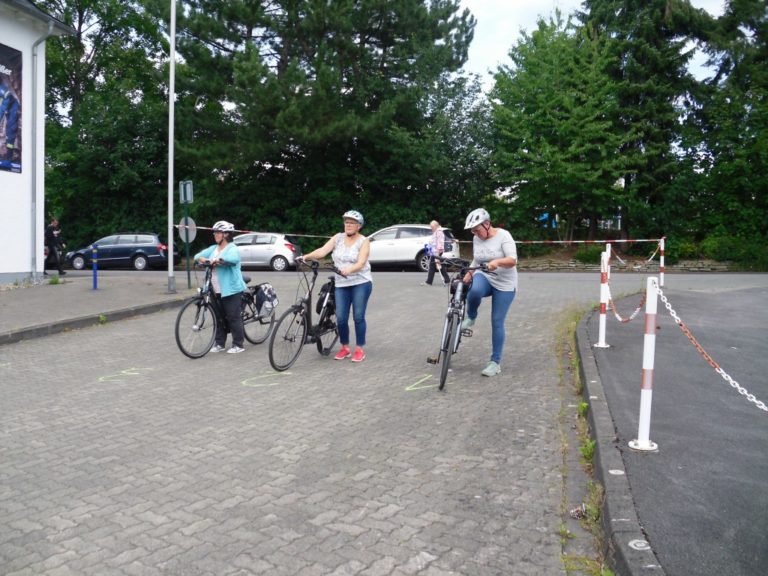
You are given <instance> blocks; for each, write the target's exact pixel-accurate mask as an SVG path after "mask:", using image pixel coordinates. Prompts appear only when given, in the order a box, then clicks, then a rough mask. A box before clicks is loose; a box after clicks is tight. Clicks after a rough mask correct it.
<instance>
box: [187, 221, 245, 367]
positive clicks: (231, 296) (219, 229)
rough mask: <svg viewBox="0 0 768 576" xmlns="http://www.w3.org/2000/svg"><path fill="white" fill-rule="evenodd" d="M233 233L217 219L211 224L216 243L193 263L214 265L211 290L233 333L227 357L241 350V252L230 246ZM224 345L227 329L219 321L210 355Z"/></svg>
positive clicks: (224, 223) (227, 223) (196, 257)
mask: <svg viewBox="0 0 768 576" xmlns="http://www.w3.org/2000/svg"><path fill="white" fill-rule="evenodd" d="M234 231H235V226H234V224H230V223H229V222H227V221H226V220H219V221H218V222H216V224H214V225H213V240H214V241H215V242H216V244H214V245H213V246H209V247H208V248H206V249H205V250H202V251H201V252H198V253H197V254H195V261H196V262H200V263H203V264H211V265H212V266H213V275H212V276H211V283H212V284H213V291H214V292H215V293H216V297H217V298H218V299H219V303H220V304H221V309H222V311H223V313H224V316H225V317H226V319H227V322H226V324H228V325H229V326H228V328H229V331H230V332H232V347H231V348H230V349H229V350H227V353H228V354H237V353H239V352H242V351H243V350H244V348H243V344H244V332H243V317H242V300H243V291H244V290H245V282H243V274H242V271H241V269H240V251H239V250H238V249H237V246H235V245H234V244H233V243H232V236H233V233H234ZM226 342H227V326H225V323H224V322H219V323H218V324H217V326H216V344H215V345H214V346H213V348H211V352H223V351H224V349H225V348H224V344H226Z"/></svg>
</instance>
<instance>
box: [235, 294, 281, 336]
mask: <svg viewBox="0 0 768 576" xmlns="http://www.w3.org/2000/svg"><path fill="white" fill-rule="evenodd" d="M265 308H266V306H264V305H262V307H261V314H259V312H258V311H257V310H256V304H255V303H254V302H253V299H248V300H245V299H244V300H243V331H244V332H245V339H246V340H248V342H250V343H251V344H261V343H262V342H264V341H265V340H266V339H267V338H269V335H270V333H271V332H272V327H273V326H274V325H275V309H274V308H270V309H269V311H267V310H265Z"/></svg>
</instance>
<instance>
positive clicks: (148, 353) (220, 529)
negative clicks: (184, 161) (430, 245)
mask: <svg viewBox="0 0 768 576" xmlns="http://www.w3.org/2000/svg"><path fill="white" fill-rule="evenodd" d="M257 275H259V276H264V277H266V278H268V279H269V281H271V282H273V284H274V285H275V286H276V288H277V290H278V294H279V295H280V296H281V306H280V309H284V308H285V306H286V305H287V304H288V303H289V302H290V301H291V300H292V297H293V293H294V286H295V279H296V277H295V275H294V274H283V275H272V274H257ZM374 278H375V287H374V292H373V295H372V298H371V301H370V304H369V313H368V324H369V342H368V345H367V347H366V350H367V353H368V358H367V359H366V360H365V361H364V362H363V363H361V364H352V363H349V362H346V361H344V362H337V361H334V360H333V359H331V358H326V357H321V356H320V355H319V354H318V353H317V352H316V350H315V349H314V348H313V347H310V346H307V347H306V349H305V350H304V352H303V354H302V356H301V357H300V358H299V359H298V361H297V362H296V364H295V365H294V366H293V368H292V369H291V370H289V371H287V372H284V373H275V372H273V371H272V370H271V369H270V367H269V363H268V360H267V345H266V344H263V345H260V346H255V347H254V346H250V345H247V346H248V347H247V349H246V352H245V353H244V354H239V355H234V356H233V355H227V354H218V355H214V354H209V355H208V356H206V357H205V358H203V359H200V360H190V359H188V358H186V357H185V356H183V355H182V354H181V353H180V352H179V351H178V349H177V348H176V344H175V341H174V335H173V324H174V319H175V310H167V311H163V312H157V313H154V314H150V315H146V316H139V317H136V318H132V319H126V320H121V321H119V322H108V323H106V324H104V325H101V326H95V327H90V328H84V329H81V330H73V331H70V332H65V333H61V334H56V335H53V336H48V337H45V338H36V339H32V340H26V341H22V342H18V343H13V344H7V345H4V346H0V398H2V411H0V454H1V455H2V460H0V572H1V573H2V574H4V575H6V576H9V575H17V574H25V575H26V574H29V575H38V574H50V575H57V576H58V575H61V576H64V575H69V574H99V575H103V574H136V575H145V574H146V575H151V574H163V575H172V574H179V575H198V574H199V575H204V574H205V575H208V574H210V575H229V574H232V575H235V574H237V575H247V574H278V575H280V574H290V575H326V574H333V575H339V576H340V575H348V574H350V575H351V574H355V575H357V574H359V575H365V576H374V575H407V574H418V575H421V576H440V575H451V574H462V575H472V576H475V575H478V576H479V575H492V574H493V575H518V574H519V575H537V576H538V575H557V574H565V569H564V567H563V563H562V560H561V553H562V551H563V544H562V542H561V534H560V526H561V522H562V512H563V511H562V499H563V469H562V465H563V455H562V453H561V442H562V440H561V437H560V431H559V429H558V415H559V413H560V411H561V409H562V406H563V402H562V398H561V395H560V392H559V390H558V386H559V382H560V373H559V366H558V361H557V358H556V357H555V353H554V349H555V339H556V329H555V327H556V324H557V323H558V322H559V320H560V319H561V318H562V316H563V314H564V313H565V312H566V311H570V310H580V311H584V310H585V309H586V308H585V307H586V306H588V305H591V304H594V303H596V302H597V300H598V296H599V275H596V274H567V273H564V274H533V273H531V274H523V275H521V285H520V290H519V294H518V297H517V299H516V300H515V302H514V303H513V305H512V308H511V310H510V314H509V316H508V319H507V344H506V351H505V355H504V360H503V362H502V369H503V372H502V374H501V375H500V376H498V377H496V378H484V377H482V376H481V375H480V370H481V369H482V367H483V366H484V364H485V360H486V358H487V356H488V355H489V353H490V323H489V317H488V314H489V305H488V304H487V303H485V304H484V305H483V306H482V307H481V312H480V316H479V320H478V323H477V325H476V329H475V335H474V336H473V337H472V338H471V339H465V341H464V342H463V344H462V349H461V350H460V352H459V354H458V355H457V356H456V357H455V358H454V363H453V371H452V373H451V374H450V375H449V380H448V383H447V390H446V391H445V393H440V392H438V391H437V390H436V388H435V386H436V378H437V367H432V366H430V365H428V364H426V362H425V358H426V356H427V355H432V354H434V353H435V352H436V348H437V341H438V337H439V331H440V329H441V325H442V312H443V309H444V306H445V303H446V292H445V290H444V289H441V288H437V287H435V288H427V287H421V286H419V285H418V283H419V282H420V281H421V280H422V278H421V275H415V274H398V273H388V272H382V273H376V274H375V277H374ZM668 278H669V277H668ZM732 278H733V276H731V277H730V279H724V280H719V279H718V277H715V276H696V275H686V276H685V277H683V276H680V277H674V278H669V281H671V282H675V283H676V285H678V283H679V286H680V287H682V286H711V285H712V283H713V282H720V281H723V282H730V281H731V280H732ZM643 282H644V277H643V276H640V275H636V274H627V275H614V278H613V279H612V287H613V290H614V296H617V295H618V294H619V293H620V292H622V291H623V292H625V293H629V292H634V291H636V290H640V289H641V288H642V287H643ZM2 297H3V298H8V297H10V296H7V295H6V294H4V295H2ZM50 300H51V301H50V305H51V306H61V305H64V304H65V303H62V302H57V301H55V299H50ZM5 302H6V303H7V302H8V301H7V300H6V301H5Z"/></svg>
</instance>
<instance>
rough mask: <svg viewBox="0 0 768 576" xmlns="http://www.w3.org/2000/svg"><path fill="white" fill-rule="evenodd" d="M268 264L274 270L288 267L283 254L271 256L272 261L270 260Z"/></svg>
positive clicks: (277, 270)
mask: <svg viewBox="0 0 768 576" xmlns="http://www.w3.org/2000/svg"><path fill="white" fill-rule="evenodd" d="M269 265H270V266H271V267H272V270H274V271H275V272H282V271H283V270H286V269H287V268H288V260H286V259H285V258H284V257H283V256H275V257H274V258H272V262H270V263H269Z"/></svg>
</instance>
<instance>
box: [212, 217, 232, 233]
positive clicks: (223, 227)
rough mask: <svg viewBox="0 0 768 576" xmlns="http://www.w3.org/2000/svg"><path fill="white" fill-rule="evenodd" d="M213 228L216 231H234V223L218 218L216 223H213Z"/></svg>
mask: <svg viewBox="0 0 768 576" xmlns="http://www.w3.org/2000/svg"><path fill="white" fill-rule="evenodd" d="M213 230H215V231H216V232H234V231H235V225H234V224H232V223H231V222H227V221H226V220H219V221H218V222H216V224H214V225H213Z"/></svg>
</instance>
